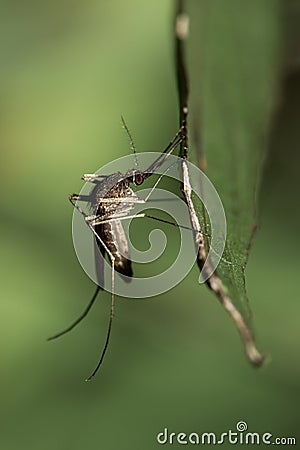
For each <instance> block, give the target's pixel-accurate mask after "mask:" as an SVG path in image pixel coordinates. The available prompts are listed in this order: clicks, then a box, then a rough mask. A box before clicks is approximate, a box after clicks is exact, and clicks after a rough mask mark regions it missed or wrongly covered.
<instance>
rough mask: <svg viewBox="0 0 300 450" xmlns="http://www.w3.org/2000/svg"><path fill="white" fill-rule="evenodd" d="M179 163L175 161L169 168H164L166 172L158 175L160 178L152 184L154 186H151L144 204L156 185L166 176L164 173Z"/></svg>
mask: <svg viewBox="0 0 300 450" xmlns="http://www.w3.org/2000/svg"><path fill="white" fill-rule="evenodd" d="M178 162H180V160H179V161H175V162H174V163H172V164H171V165H170V166H169V167H167V168H166V170H165V171H164V172H163V173H162V174H161V175H160V177H159V178H158V180H156V182H155V183H154V186H152V188H151V190H150V192H149V193H148V195H147V196H146V198H145V199H144V202H145V203H146V202H147V201H148V200H149V197H150V195H151V194H152V192H154V189H155V188H156V187H157V185H158V183H159V182H160V180H161V179H162V177H163V176H165V175H166V173H167V172H168V171H169V170H170V169H171V167H173V166H174V165H176V164H178Z"/></svg>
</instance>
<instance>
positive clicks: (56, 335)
mask: <svg viewBox="0 0 300 450" xmlns="http://www.w3.org/2000/svg"><path fill="white" fill-rule="evenodd" d="M100 290H102V288H101V287H100V286H97V288H96V292H95V293H94V295H93V297H92V299H91V301H90V302H89V304H88V306H87V307H86V309H85V310H84V311H83V313H82V314H81V316H80V317H78V319H77V320H75V322H74V323H72V325H70V326H69V327H68V328H66V329H65V330H63V331H61V332H60V333H57V334H54V336H51V337H49V338H48V339H47V341H52V340H53V339H56V338H58V337H60V336H63V335H64V334H66V333H68V332H69V331H71V330H73V328H75V327H76V325H78V324H79V322H81V321H82V319H84V318H85V317H86V316H87V314H88V312H89V310H90V309H91V307H92V306H93V304H94V302H95V300H96V298H97V295H98V293H99V291H100Z"/></svg>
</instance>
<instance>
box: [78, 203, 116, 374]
mask: <svg viewBox="0 0 300 450" xmlns="http://www.w3.org/2000/svg"><path fill="white" fill-rule="evenodd" d="M70 201H71V203H72V204H73V205H74V207H75V208H77V210H78V211H79V212H80V213H81V214H82V215H83V216H84V217H85V218H86V217H87V215H86V214H85V212H84V211H83V210H82V209H81V208H80V207H79V206H78V205H77V204H76V203H75V201H74V199H73V197H72V196H71V197H70ZM86 223H87V225H88V227H89V228H90V229H91V231H92V232H93V234H94V235H95V237H96V239H97V240H98V241H99V242H100V243H101V245H102V246H103V247H104V249H105V251H106V253H107V254H108V257H109V259H110V261H111V305H110V317H109V324H108V329H107V334H106V341H105V344H104V348H103V350H102V353H101V357H100V360H99V362H98V364H97V366H96V368H95V370H94V371H93V372H92V374H91V375H90V376H89V377H88V378H87V379H86V381H90V380H91V379H92V378H93V377H94V376H95V375H96V373H97V372H98V370H99V367H100V366H101V364H102V361H103V359H104V356H105V353H106V350H107V348H108V344H109V339H110V334H111V328H112V322H113V317H114V310H115V258H114V256H113V254H112V253H111V252H110V250H109V249H108V247H107V246H106V245H105V243H104V242H103V240H102V239H101V238H100V236H99V235H98V233H96V231H95V229H94V227H93V226H92V224H91V223H90V222H89V221H86Z"/></svg>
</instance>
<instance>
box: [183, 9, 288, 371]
mask: <svg viewBox="0 0 300 450" xmlns="http://www.w3.org/2000/svg"><path fill="white" fill-rule="evenodd" d="M186 7H187V10H186V11H187V13H188V15H189V18H190V24H189V26H190V28H189V29H190V31H189V37H188V39H187V44H186V45H187V49H186V50H187V70H188V73H189V78H190V97H189V120H188V123H189V129H190V151H191V152H192V154H193V151H194V154H196V157H197V160H198V164H199V167H200V168H201V169H203V170H204V171H205V173H206V174H207V175H208V177H209V178H210V180H211V181H212V182H213V184H214V186H215V187H216V189H217V191H218V193H219V195H220V198H221V200H222V202H223V205H224V209H225V214H226V218H227V227H228V230H227V231H228V234H227V241H226V247H225V252H224V254H223V259H222V261H221V263H220V265H219V267H218V269H217V274H218V277H219V279H220V280H221V282H222V285H223V287H224V292H226V295H227V296H228V297H229V298H230V299H231V301H232V303H233V304H234V305H235V307H236V308H237V310H238V311H239V312H240V314H241V315H242V317H243V318H244V320H245V322H246V323H247V324H248V325H249V323H250V316H251V314H250V310H249V307H248V300H247V294H246V288H245V275H244V270H245V267H246V262H247V258H248V253H249V249H250V246H251V241H252V237H253V235H254V230H255V227H256V203H257V199H256V195H257V192H258V185H259V178H260V174H261V169H262V163H263V160H264V154H265V149H266V143H267V142H266V141H267V133H268V125H269V123H270V118H271V114H272V111H273V107H274V101H275V100H276V93H277V88H278V80H279V67H280V58H281V51H280V50H281V28H280V22H279V17H280V2H279V1H277V0H272V1H269V0H267V1H266V0H253V1H251V2H241V1H240V0H227V1H226V2H225V1H224V2H222V1H218V0H217V1H215V0H213V1H210V0H208V1H200V2H199V1H188V2H187V3H186ZM248 356H249V355H248ZM250 359H251V358H250ZM252 362H253V361H252ZM254 363H255V362H254Z"/></svg>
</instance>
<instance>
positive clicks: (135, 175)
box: [126, 170, 146, 186]
mask: <svg viewBox="0 0 300 450" xmlns="http://www.w3.org/2000/svg"><path fill="white" fill-rule="evenodd" d="M126 178H127V180H128V181H129V182H130V183H133V184H135V186H140V185H141V184H142V183H143V182H144V180H145V178H146V177H145V174H144V173H143V172H141V171H140V170H130V171H129V172H127V174H126Z"/></svg>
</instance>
